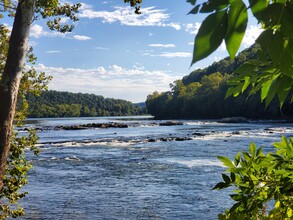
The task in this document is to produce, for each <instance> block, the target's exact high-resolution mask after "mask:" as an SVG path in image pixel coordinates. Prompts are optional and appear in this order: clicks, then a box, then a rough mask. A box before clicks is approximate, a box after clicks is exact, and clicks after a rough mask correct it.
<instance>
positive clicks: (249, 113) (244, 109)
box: [146, 46, 293, 119]
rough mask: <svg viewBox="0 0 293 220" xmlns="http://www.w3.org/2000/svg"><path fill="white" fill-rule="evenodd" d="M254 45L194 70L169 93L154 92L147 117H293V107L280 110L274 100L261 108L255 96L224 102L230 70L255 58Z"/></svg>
mask: <svg viewBox="0 0 293 220" xmlns="http://www.w3.org/2000/svg"><path fill="white" fill-rule="evenodd" d="M256 51H257V48H256V47H255V46H253V47H251V48H249V49H246V50H244V51H243V52H241V53H240V54H239V55H238V56H237V57H236V58H235V59H234V61H232V60H230V59H229V58H225V59H223V60H221V61H219V62H215V63H213V64H212V65H211V66H209V67H207V68H205V69H197V70H195V71H193V72H192V73H190V74H189V75H188V76H185V77H183V79H182V80H177V81H175V82H174V83H172V84H171V85H170V87H171V90H170V91H166V92H163V93H158V92H154V93H153V94H151V95H149V96H148V97H147V101H146V105H147V110H148V113H149V114H152V115H154V116H155V117H156V118H157V119H159V118H160V119H166V118H192V119H204V118H223V117H236V116H241V117H246V118H259V119H262V118H266V119H277V118H278V119H281V118H291V117H292V116H293V105H292V104H290V103H289V101H288V102H286V103H285V104H284V106H283V108H282V110H280V108H279V103H278V102H277V100H273V101H272V103H271V104H270V105H269V106H268V107H267V108H265V104H264V103H261V102H260V96H259V94H256V95H254V96H250V97H248V94H247V93H245V94H242V95H239V96H238V97H237V98H234V97H229V98H227V99H225V95H226V91H227V88H228V85H227V80H229V79H231V77H232V76H233V71H234V70H235V69H236V68H237V67H239V66H240V65H241V64H243V63H244V62H245V61H247V60H248V59H251V58H255V57H256V55H257V54H256Z"/></svg>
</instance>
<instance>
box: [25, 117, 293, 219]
mask: <svg viewBox="0 0 293 220" xmlns="http://www.w3.org/2000/svg"><path fill="white" fill-rule="evenodd" d="M91 120H92V121H91ZM101 120H102V121H103V122H109V121H112V119H111V118H103V119H98V118H93V119H86V118H82V119H73V118H72V119H67V120H66V119H61V120H58V119H52V120H50V119H46V120H41V121H40V122H39V123H38V120H35V121H34V123H31V124H30V125H29V126H36V127H38V128H44V129H40V131H39V132H38V134H39V136H40V144H39V146H40V147H41V149H42V152H41V154H40V156H39V157H35V156H33V155H31V153H28V158H29V160H31V161H32V163H33V164H34V168H33V169H32V170H31V172H30V175H29V185H28V186H26V187H25V190H27V191H28V192H29V194H28V195H27V197H26V198H24V199H23V200H22V201H21V203H22V205H23V206H24V207H26V212H27V215H26V216H25V217H23V218H22V219H48V220H51V219H66V220H67V219H74V220H75V219H78V220H79V219H82V220H87V219H88V220H92V219H95V220H96V219H98V220H99V219H118V220H120V219H123V220H124V219H184V220H185V219H186V220H189V219H190V220H194V219H204V220H205V219H207V220H209V219H217V215H218V214H219V213H220V212H222V211H223V210H225V209H226V208H228V207H229V206H231V205H232V204H233V202H232V201H231V200H230V198H229V193H231V191H229V190H228V191H213V190H211V189H212V188H213V187H214V186H215V185H216V183H217V182H219V181H221V173H223V172H225V170H226V169H225V167H224V166H223V165H222V163H221V162H220V161H219V160H218V159H217V156H220V155H225V156H228V157H230V158H233V157H234V156H235V155H236V154H237V152H239V151H243V150H247V149H248V146H249V144H250V142H252V141H254V142H256V144H257V146H264V151H269V150H273V147H272V145H271V143H272V142H276V141H278V140H280V139H281V136H282V135H286V136H289V135H292V133H293V126H292V124H285V125H284V124H281V123H279V124H278V123H272V122H262V123H246V124H220V123H217V122H212V121H208V122H207V121H186V120H185V121H182V122H183V125H177V126H159V123H158V122H156V121H153V120H149V119H147V120H143V119H142V120H137V119H135V120H136V121H134V120H133V119H131V120H127V118H123V117H122V118H114V119H113V120H114V121H122V120H123V123H127V124H128V125H129V126H128V128H108V129H85V130H78V131H74V130H72V131H71V130H67V131H62V130H54V126H60V125H63V124H67V125H68V124H69V125H70V124H83V123H89V122H93V123H96V122H98V121H101ZM160 122H161V121H160Z"/></svg>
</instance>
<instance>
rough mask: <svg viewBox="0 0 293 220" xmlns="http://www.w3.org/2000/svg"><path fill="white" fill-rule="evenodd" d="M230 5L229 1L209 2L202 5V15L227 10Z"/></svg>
mask: <svg viewBox="0 0 293 220" xmlns="http://www.w3.org/2000/svg"><path fill="white" fill-rule="evenodd" d="M228 5H229V0H209V1H207V2H204V3H203V4H202V8H201V9H200V12H201V13H210V12H213V11H219V10H222V9H224V8H226V7H227V6H228Z"/></svg>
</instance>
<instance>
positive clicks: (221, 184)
mask: <svg viewBox="0 0 293 220" xmlns="http://www.w3.org/2000/svg"><path fill="white" fill-rule="evenodd" d="M227 187H228V185H227V184H226V183H224V182H220V183H217V185H215V187H214V188H213V190H214V189H223V188H227Z"/></svg>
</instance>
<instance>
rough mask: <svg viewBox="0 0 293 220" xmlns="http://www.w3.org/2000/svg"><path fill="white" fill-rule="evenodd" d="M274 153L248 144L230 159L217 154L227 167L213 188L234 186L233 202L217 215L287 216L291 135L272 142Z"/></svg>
mask: <svg viewBox="0 0 293 220" xmlns="http://www.w3.org/2000/svg"><path fill="white" fill-rule="evenodd" d="M274 146H275V148H276V152H275V153H268V154H264V153H263V151H262V148H257V147H256V145H255V144H254V143H251V144H250V147H249V151H248V152H242V153H238V154H237V155H236V156H235V158H234V160H233V161H231V160H230V159H229V158H227V157H224V156H220V157H218V158H219V159H220V160H221V161H222V162H223V164H224V165H225V166H226V167H227V168H228V169H227V172H228V174H229V175H227V174H222V178H223V181H222V182H219V183H218V184H217V185H216V186H215V187H214V189H218V190H221V189H224V188H228V187H231V186H233V187H234V188H236V189H235V190H234V194H232V195H230V197H231V198H232V199H233V200H234V201H235V204H234V205H233V206H232V207H231V208H230V209H227V210H226V211H225V213H223V214H220V215H219V219H291V218H292V217H293V172H292V171H293V139H292V138H290V139H289V140H287V139H286V138H285V137H283V138H282V141H281V142H278V143H275V144H274Z"/></svg>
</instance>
